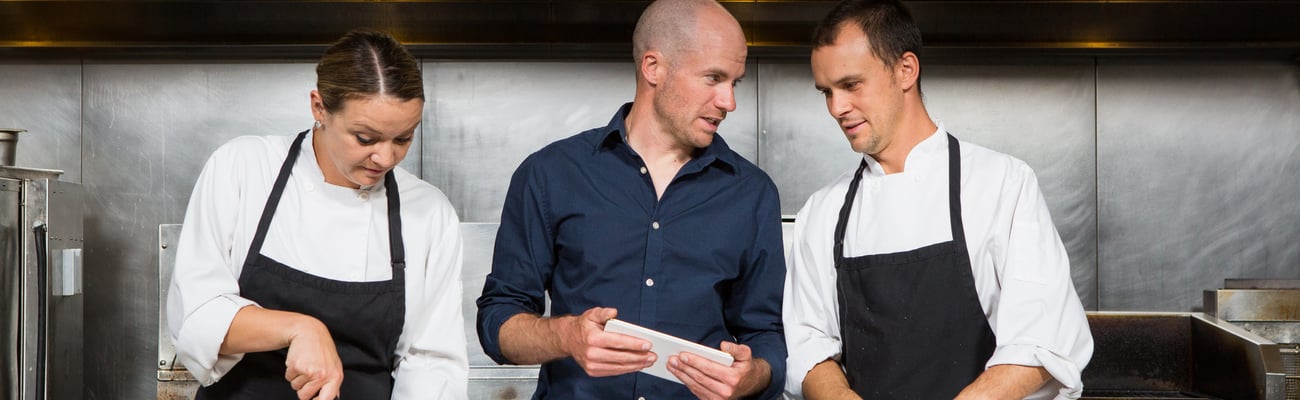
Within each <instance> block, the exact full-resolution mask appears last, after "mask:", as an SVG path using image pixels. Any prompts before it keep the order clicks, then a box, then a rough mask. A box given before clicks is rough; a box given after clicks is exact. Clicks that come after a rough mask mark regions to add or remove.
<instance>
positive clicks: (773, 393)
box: [744, 332, 786, 400]
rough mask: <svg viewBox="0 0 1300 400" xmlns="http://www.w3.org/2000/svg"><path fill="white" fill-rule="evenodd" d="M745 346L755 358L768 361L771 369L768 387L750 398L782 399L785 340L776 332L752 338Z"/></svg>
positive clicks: (784, 374) (764, 399)
mask: <svg viewBox="0 0 1300 400" xmlns="http://www.w3.org/2000/svg"><path fill="white" fill-rule="evenodd" d="M744 344H745V345H746V346H749V348H750V351H751V352H752V356H753V357H755V358H762V359H763V360H764V361H767V365H768V367H770V368H771V371H770V372H769V373H770V374H771V375H770V376H769V379H770V380H769V381H768V384H767V387H766V388H764V389H763V390H762V391H759V392H758V394H755V395H754V396H750V397H749V398H751V399H763V400H767V399H779V398H781V392H782V391H784V390H785V376H786V373H785V367H786V349H785V338H783V337H782V335H780V334H777V333H775V332H771V333H763V334H759V335H755V336H753V337H750V338H749V340H746V341H745V343H744Z"/></svg>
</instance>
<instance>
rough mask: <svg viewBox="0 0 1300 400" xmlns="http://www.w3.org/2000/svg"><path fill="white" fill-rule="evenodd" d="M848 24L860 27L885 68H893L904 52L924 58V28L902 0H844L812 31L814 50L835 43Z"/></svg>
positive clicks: (872, 50)
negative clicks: (919, 26) (922, 36)
mask: <svg viewBox="0 0 1300 400" xmlns="http://www.w3.org/2000/svg"><path fill="white" fill-rule="evenodd" d="M848 23H854V24H857V27H858V28H860V29H862V32H863V33H866V34H867V40H868V41H869V42H870V43H871V52H872V53H873V54H875V55H876V57H877V58H879V59H880V60H881V61H884V63H885V66H888V67H891V68H892V67H893V66H894V63H895V62H897V61H898V59H899V58H901V57H903V53H906V52H909V51H910V52H912V53H913V54H916V57H917V59H920V58H921V29H920V28H918V27H917V26H916V21H915V20H913V19H912V13H911V12H910V11H908V9H907V6H904V5H903V3H902V2H901V1H899V0H844V1H841V2H840V3H839V4H836V5H835V8H832V9H831V11H830V13H828V14H826V18H823V19H822V21H821V23H818V24H817V29H816V30H814V31H813V43H812V46H813V49H818V48H821V47H825V46H830V45H832V44H835V37H836V36H838V35H839V33H840V30H841V29H843V28H844V26H845V25H846V24H848Z"/></svg>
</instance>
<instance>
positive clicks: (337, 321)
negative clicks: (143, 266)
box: [167, 31, 468, 400]
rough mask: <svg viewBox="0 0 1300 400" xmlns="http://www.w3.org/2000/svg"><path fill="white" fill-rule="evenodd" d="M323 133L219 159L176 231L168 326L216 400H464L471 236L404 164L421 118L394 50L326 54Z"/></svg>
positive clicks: (351, 42) (266, 140) (226, 150)
mask: <svg viewBox="0 0 1300 400" xmlns="http://www.w3.org/2000/svg"><path fill="white" fill-rule="evenodd" d="M316 78H317V81H316V89H317V90H313V91H312V92H311V112H312V115H313V116H314V117H315V120H316V121H315V124H314V125H313V126H312V128H311V129H308V130H306V131H303V132H301V133H299V134H297V135H296V136H257V137H255V136H245V137H240V138H236V139H234V140H231V141H230V142H229V143H226V144H225V145H223V146H221V148H219V149H217V150H216V151H215V152H214V153H213V154H212V156H211V157H210V158H209V159H208V161H207V164H206V165H205V166H204V168H203V172H202V174H200V176H199V179H198V182H197V183H196V184H195V186H194V193H193V195H192V196H191V198H190V203H189V208H188V209H187V211H186V214H185V225H184V227H183V229H182V230H181V236H180V239H179V243H178V247H177V254H176V267H175V272H174V277H173V279H172V283H171V289H170V293H169V295H168V297H167V320H168V325H169V326H170V329H171V335H172V340H173V341H174V342H175V345H176V353H177V355H178V356H179V357H180V360H181V362H182V363H184V365H185V367H186V368H188V369H189V371H190V372H191V373H193V374H194V377H195V378H197V379H198V381H199V382H200V383H201V384H202V385H203V387H202V388H200V389H199V392H198V396H197V398H198V399H200V400H210V399H292V398H298V399H335V398H342V399H350V400H360V399H388V398H392V399H412V398H417V397H418V398H420V399H430V398H435V399H436V398H446V399H464V398H466V397H467V396H466V381H467V375H468V365H467V356H466V353H465V335H464V329H463V325H464V320H463V318H462V316H461V304H460V303H461V286H460V270H461V236H460V227H459V222H458V218H457V216H456V213H455V211H454V210H453V209H452V206H451V204H450V203H449V202H448V201H447V198H446V196H444V195H443V194H442V192H440V191H439V190H438V189H436V188H434V187H433V186H431V185H429V184H428V183H425V182H424V181H422V180H420V178H418V177H416V176H414V175H412V174H410V173H409V172H406V170H403V169H402V168H399V167H397V164H398V163H399V162H401V161H402V158H403V157H405V156H406V152H407V150H409V149H410V148H411V143H412V142H413V141H414V140H415V133H416V132H415V130H416V126H417V125H419V124H420V117H421V111H422V108H423V107H424V90H423V86H422V85H423V82H422V81H421V78H420V69H419V65H418V63H417V62H416V60H415V59H414V58H413V57H412V56H411V55H410V53H408V52H407V51H406V49H405V48H404V47H402V45H401V44H400V43H398V42H397V41H396V40H394V39H393V38H392V37H391V36H388V35H387V34H383V33H376V32H357V31H354V32H350V33H348V34H347V35H346V36H344V37H343V38H342V39H340V40H339V41H338V42H337V43H335V44H334V45H332V46H331V47H330V48H329V49H327V50H326V51H325V54H324V56H322V57H321V60H320V63H319V64H318V65H317V66H316Z"/></svg>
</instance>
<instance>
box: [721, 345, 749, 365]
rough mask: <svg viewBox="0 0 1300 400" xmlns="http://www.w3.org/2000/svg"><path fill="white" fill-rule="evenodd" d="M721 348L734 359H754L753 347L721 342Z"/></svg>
mask: <svg viewBox="0 0 1300 400" xmlns="http://www.w3.org/2000/svg"><path fill="white" fill-rule="evenodd" d="M721 349H722V351H724V352H726V353H728V354H731V358H733V359H735V360H736V361H749V360H752V359H754V351H753V349H750V348H749V346H746V345H743V344H739V343H732V342H722V346H721Z"/></svg>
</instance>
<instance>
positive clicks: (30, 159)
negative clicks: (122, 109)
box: [0, 63, 82, 182]
mask: <svg viewBox="0 0 1300 400" xmlns="http://www.w3.org/2000/svg"><path fill="white" fill-rule="evenodd" d="M0 88H4V93H3V94H0V128H19V129H26V130H27V132H26V133H22V134H19V137H18V151H17V157H16V158H15V160H16V162H15V164H16V165H18V166H22V167H33V168H45V169H58V170H63V172H64V173H63V176H62V177H61V178H60V179H61V180H63V181H65V182H81V163H82V155H81V64H80V63H41V64H0Z"/></svg>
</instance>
